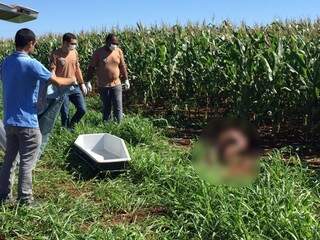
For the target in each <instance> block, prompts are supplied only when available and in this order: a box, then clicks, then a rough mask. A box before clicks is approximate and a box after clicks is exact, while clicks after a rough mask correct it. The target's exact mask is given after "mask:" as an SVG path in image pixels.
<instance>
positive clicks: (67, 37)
mask: <svg viewBox="0 0 320 240" xmlns="http://www.w3.org/2000/svg"><path fill="white" fill-rule="evenodd" d="M71 39H77V37H76V35H74V34H73V33H65V34H63V37H62V41H63V42H70V41H71Z"/></svg>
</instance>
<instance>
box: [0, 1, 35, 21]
mask: <svg viewBox="0 0 320 240" xmlns="http://www.w3.org/2000/svg"><path fill="white" fill-rule="evenodd" d="M38 14H39V13H38V12H37V11H35V10H33V9H31V8H26V7H23V6H19V5H6V4H2V3H0V19H2V20H6V21H9V22H14V23H23V22H28V21H32V20H35V19H37V17H38Z"/></svg>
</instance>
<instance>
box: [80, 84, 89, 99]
mask: <svg viewBox="0 0 320 240" xmlns="http://www.w3.org/2000/svg"><path fill="white" fill-rule="evenodd" d="M81 90H82V92H83V94H84V95H85V96H86V95H87V94H88V89H87V87H86V85H85V84H84V83H82V84H81Z"/></svg>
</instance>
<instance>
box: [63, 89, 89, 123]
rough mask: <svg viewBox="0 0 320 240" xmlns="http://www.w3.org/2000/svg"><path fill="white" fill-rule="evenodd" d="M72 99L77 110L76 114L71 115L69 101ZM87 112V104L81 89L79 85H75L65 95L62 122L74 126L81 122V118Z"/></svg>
mask: <svg viewBox="0 0 320 240" xmlns="http://www.w3.org/2000/svg"><path fill="white" fill-rule="evenodd" d="M70 101H71V102H72V103H73V105H74V106H75V107H76V109H77V111H76V113H75V114H74V116H73V117H72V118H71V120H70V117H69V103H70ZM85 114H86V104H85V100H84V96H83V94H82V92H81V90H80V87H79V86H75V88H74V89H73V90H72V91H70V92H69V93H68V94H66V95H65V97H64V101H63V104H62V106H61V124H62V126H63V127H67V128H69V127H70V128H73V127H74V125H75V124H76V123H78V122H80V120H81V118H82V117H83V116H84V115H85Z"/></svg>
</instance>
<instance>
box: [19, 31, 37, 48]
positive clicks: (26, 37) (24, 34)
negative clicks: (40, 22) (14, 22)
mask: <svg viewBox="0 0 320 240" xmlns="http://www.w3.org/2000/svg"><path fill="white" fill-rule="evenodd" d="M14 41H15V44H16V47H17V48H24V47H25V46H27V45H28V43H29V42H35V41H36V35H35V34H34V32H33V31H31V30H30V29H28V28H22V29H20V30H19V31H18V32H17V33H16V36H15V38H14Z"/></svg>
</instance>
